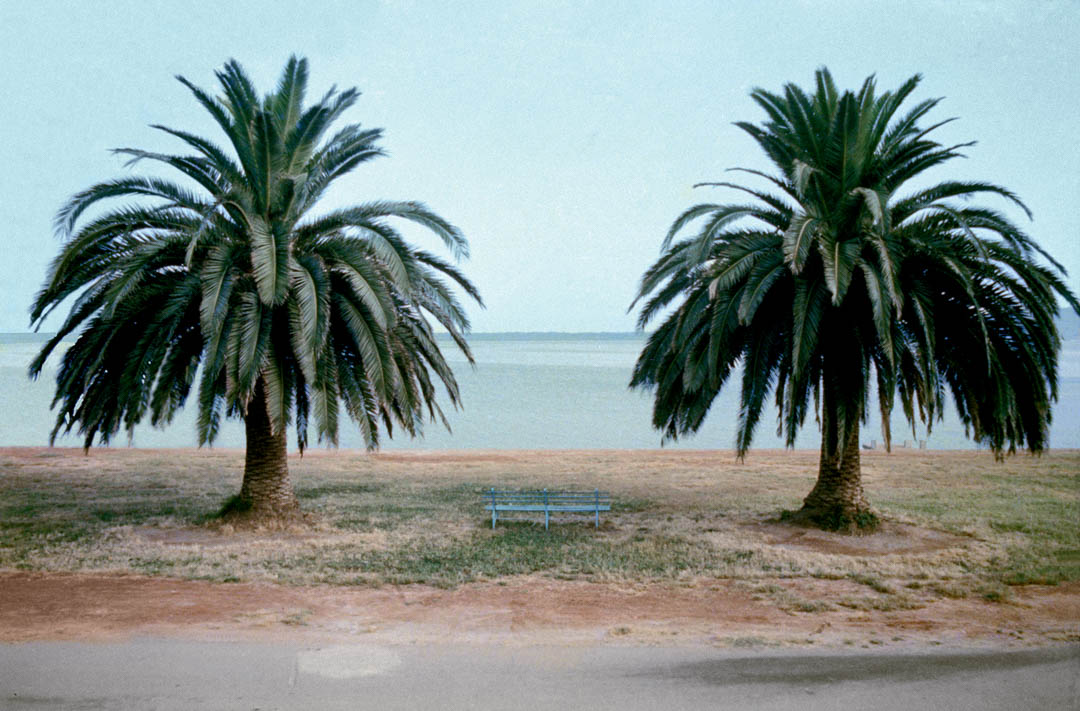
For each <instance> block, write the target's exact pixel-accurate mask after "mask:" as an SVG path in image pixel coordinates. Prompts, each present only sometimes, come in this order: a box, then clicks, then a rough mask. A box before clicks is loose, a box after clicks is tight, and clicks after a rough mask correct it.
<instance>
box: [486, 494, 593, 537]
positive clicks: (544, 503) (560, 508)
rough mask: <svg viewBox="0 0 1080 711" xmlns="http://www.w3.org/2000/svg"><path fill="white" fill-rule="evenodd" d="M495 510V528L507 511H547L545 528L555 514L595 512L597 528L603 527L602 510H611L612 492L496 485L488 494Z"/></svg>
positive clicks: (492, 513) (490, 509)
mask: <svg viewBox="0 0 1080 711" xmlns="http://www.w3.org/2000/svg"><path fill="white" fill-rule="evenodd" d="M484 498H485V499H486V501H487V505H486V506H485V507H484V508H485V509H486V510H488V511H490V512H491V527H492V528H495V524H496V522H498V520H499V514H500V513H502V512H506V511H536V512H540V511H543V512H544V530H547V529H548V525H549V524H550V522H551V514H552V513H562V512H572V513H592V514H593V515H594V516H595V521H596V527H597V528H600V512H601V511H610V510H611V494H609V493H608V492H606V491H600V490H599V489H593V490H592V491H548V490H547V489H527V490H523V491H509V490H505V489H495V488H492V489H491V490H489V491H488V492H487V493H485V494H484Z"/></svg>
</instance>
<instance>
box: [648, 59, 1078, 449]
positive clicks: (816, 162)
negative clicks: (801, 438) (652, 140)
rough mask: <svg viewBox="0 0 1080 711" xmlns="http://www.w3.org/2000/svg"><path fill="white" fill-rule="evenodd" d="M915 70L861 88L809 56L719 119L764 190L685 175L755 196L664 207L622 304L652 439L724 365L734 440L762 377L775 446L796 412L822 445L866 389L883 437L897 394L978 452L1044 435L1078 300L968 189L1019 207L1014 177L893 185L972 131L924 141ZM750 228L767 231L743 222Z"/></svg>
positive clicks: (706, 390) (679, 425)
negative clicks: (963, 435)
mask: <svg viewBox="0 0 1080 711" xmlns="http://www.w3.org/2000/svg"><path fill="white" fill-rule="evenodd" d="M919 79H920V77H919V76H914V77H912V78H911V79H909V80H907V81H906V82H904V83H903V84H902V85H901V86H900V87H899V88H898V89H896V90H895V91H892V92H879V91H878V90H877V87H876V84H875V81H874V78H873V77H870V78H868V79H867V80H866V81H865V82H864V83H863V85H862V87H861V88H860V89H859V91H858V92H850V91H845V92H841V91H839V90H838V89H837V88H836V86H835V83H834V82H833V79H832V77H831V75H830V74H829V72H828V71H827V70H825V69H821V70H819V71H818V72H817V73H816V74H815V87H814V89H815V90H814V92H813V93H812V94H808V93H806V92H805V91H803V90H802V89H800V88H799V87H797V86H795V85H791V84H789V85H787V86H785V87H784V89H783V91H782V92H781V93H775V92H769V91H765V90H762V89H755V90H754V91H753V92H752V93H751V98H752V99H753V101H754V102H755V103H756V104H757V105H758V106H759V107H760V108H761V109H762V110H763V111H764V113H765V116H766V119H765V120H764V121H763V122H762V123H760V124H755V123H749V122H740V123H737V124H736V125H737V126H738V127H739V128H740V129H742V130H743V131H745V132H746V133H747V134H749V135H750V136H751V137H752V138H753V139H754V140H755V142H756V143H757V144H758V146H759V147H760V148H761V149H762V151H763V152H764V153H765V154H766V155H767V156H768V157H769V159H770V160H771V161H772V163H773V164H774V166H775V169H776V172H775V173H774V174H769V173H765V172H762V171H758V170H751V169H734V170H740V171H742V172H744V173H747V174H749V175H752V176H754V177H755V178H762V179H764V180H766V181H768V182H769V183H771V184H772V185H773V186H774V187H776V188H779V189H780V191H781V192H782V196H776V195H773V194H770V193H768V192H764V191H760V190H757V189H756V188H753V187H747V186H743V185H740V184H736V183H730V182H716V183H703V184H701V185H707V186H711V187H715V188H719V189H728V190H736V191H739V192H740V193H743V194H748V195H750V196H751V197H753V198H755V200H756V203H753V204H749V205H746V204H728V203H723V202H715V203H703V204H699V205H695V206H693V207H691V208H689V209H687V210H686V211H684V212H683V213H682V214H680V215H679V216H678V217H677V218H676V219H675V221H674V223H673V224H672V227H671V229H670V230H669V232H668V233H667V235H666V236H665V237H664V239H663V242H662V254H661V256H660V258H659V259H658V260H657V261H656V262H655V263H654V264H653V265H652V266H651V267H649V269H647V270H646V272H645V274H644V275H643V277H642V281H641V285H640V287H639V291H638V294H637V296H636V298H635V300H634V304H633V305H632V306H631V308H633V307H634V306H636V305H638V304H639V303H641V304H642V306H641V312H640V316H639V320H638V325H639V327H642V328H644V327H645V326H646V325H648V324H649V323H650V322H652V321H653V320H654V319H656V318H661V316H662V315H663V316H662V318H661V321H660V323H659V325H658V327H657V329H656V331H655V333H654V334H653V335H652V336H651V337H650V338H649V340H648V342H647V344H646V346H645V348H644V349H643V350H642V352H641V355H640V356H639V358H638V360H637V363H636V365H635V368H634V373H633V376H632V379H631V386H632V387H640V388H646V389H651V390H653V391H654V394H655V400H654V411H653V423H654V425H655V426H656V427H657V428H658V429H660V430H662V431H663V436H664V438H665V439H674V438H677V437H678V436H680V435H683V434H688V433H691V432H694V431H696V430H697V429H698V427H699V426H700V424H701V422H702V420H703V418H704V413H705V412H707V410H708V406H709V404H710V403H711V402H712V399H713V398H714V397H715V395H716V393H717V392H719V389H720V388H721V387H722V386H723V385H724V383H725V382H726V381H727V378H728V375H729V373H730V372H731V369H732V368H733V367H734V366H735V365H736V364H738V363H741V364H742V367H743V376H742V383H741V398H740V410H739V413H738V427H737V437H736V442H735V445H736V448H737V450H738V451H739V452H740V453H743V452H745V451H746V448H747V447H749V445H750V440H751V438H752V436H753V431H754V428H755V426H756V424H757V423H758V421H759V420H760V416H761V411H762V409H763V408H764V403H765V401H766V397H767V394H768V393H769V392H774V393H775V400H776V404H777V407H778V409H779V413H780V419H779V422H780V426H779V429H780V432H781V433H783V434H784V436H785V439H786V441H787V443H788V445H789V446H791V445H793V444H794V441H795V435H796V433H797V431H798V430H799V428H801V427H802V425H803V422H804V420H805V417H806V415H807V413H808V412H809V411H810V408H811V407H815V408H818V410H817V417H818V419H819V421H822V422H823V426H824V424H829V425H830V427H829V432H831V434H830V437H831V438H832V439H833V440H834V441H833V442H832V445H834V446H838V445H837V442H842V441H843V440H844V437H845V434H846V432H848V431H850V428H851V427H853V426H855V424H856V423H857V422H858V421H859V420H865V419H866V417H867V415H868V413H869V405H870V403H869V401H868V393H869V391H870V390H871V389H872V386H874V387H876V388H877V390H878V404H877V409H878V411H879V412H880V414H881V416H882V418H883V427H884V428H885V430H884V432H883V435H884V438H885V441H886V443H888V442H889V441H890V439H891V432H890V431H889V429H888V427H889V417H890V415H891V413H892V408H893V402H894V400H895V398H897V397H898V398H899V400H900V403H901V406H902V409H903V411H904V414H905V417H906V418H907V419H908V421H909V422H910V423H911V424H912V426H913V427H914V426H915V425H916V422H921V423H924V424H925V425H926V426H927V427H931V426H932V423H933V420H934V419H935V418H937V417H940V416H941V411H942V407H943V405H944V402H945V393H946V392H948V393H949V394H950V395H951V397H952V399H953V401H954V402H955V403H956V406H957V410H958V412H959V415H960V419H961V421H962V422H964V423H965V425H966V426H967V427H968V428H969V430H970V432H971V434H972V436H973V437H974V438H975V439H976V441H979V442H982V443H985V444H987V445H989V446H990V447H991V448H992V449H993V450H994V451H995V452H997V453H999V454H1000V453H1002V452H1003V451H1012V450H1014V449H1015V448H1016V447H1018V446H1026V447H1028V448H1030V449H1032V450H1033V451H1039V450H1040V449H1042V448H1044V447H1045V446H1046V432H1047V423H1048V422H1049V417H1050V406H1051V404H1052V402H1053V401H1054V399H1055V398H1056V390H1057V376H1056V369H1057V357H1058V350H1059V347H1060V339H1059V336H1058V334H1057V331H1056V325H1055V316H1056V315H1057V312H1058V300H1059V299H1061V300H1064V301H1065V302H1066V303H1068V304H1069V305H1070V306H1071V307H1073V308H1074V309H1076V310H1077V311H1078V312H1080V304H1078V302H1077V300H1076V298H1075V296H1074V295H1073V294H1072V293H1071V292H1070V291H1069V290H1068V288H1067V287H1066V285H1065V283H1064V281H1063V279H1062V276H1063V270H1062V269H1061V266H1060V264H1058V263H1057V262H1056V261H1054V260H1053V258H1052V257H1051V256H1050V255H1049V254H1047V253H1046V252H1045V251H1043V250H1042V249H1041V248H1040V247H1039V246H1038V244H1037V243H1036V242H1035V241H1034V240H1033V239H1031V238H1030V237H1029V236H1028V235H1027V234H1025V233H1024V232H1023V231H1022V230H1021V229H1020V228H1018V227H1017V226H1016V225H1015V224H1014V223H1013V222H1012V221H1011V220H1010V219H1009V218H1008V217H1006V216H1005V215H1003V214H1001V213H999V212H997V211H995V210H992V209H988V208H985V207H982V206H978V205H974V204H971V201H973V200H975V199H977V198H980V197H984V196H988V195H989V196H994V197H998V198H1001V199H1003V200H1004V201H1005V202H1006V203H1008V204H1010V205H1012V206H1015V207H1017V208H1019V209H1020V210H1022V211H1023V212H1024V214H1025V215H1027V216H1028V217H1030V212H1029V211H1028V208H1027V206H1026V205H1025V204H1024V203H1023V202H1022V201H1021V200H1020V198H1019V197H1017V196H1016V195H1015V194H1014V193H1013V192H1011V191H1009V190H1007V189H1006V188H1003V187H1000V186H998V185H995V184H993V183H987V182H980V181H945V182H941V183H938V184H935V185H931V186H930V187H920V188H919V189H917V190H914V191H910V192H908V193H907V195H906V196H901V195H900V193H901V191H902V190H903V189H904V188H905V187H907V186H908V185H909V184H910V183H911V182H912V181H913V180H914V179H916V178H919V179H922V178H923V176H924V174H925V173H926V171H927V170H929V169H931V168H934V167H936V166H939V165H941V164H943V163H946V162H948V161H950V160H952V159H954V158H957V157H960V156H961V151H962V150H963V149H964V148H966V147H968V146H971V145H973V144H971V143H962V144H957V145H941V144H939V143H937V142H935V141H933V140H932V139H931V138H930V134H931V133H932V132H933V131H934V130H935V129H937V128H938V127H940V126H941V125H943V124H944V123H947V122H948V121H943V122H940V123H937V124H933V125H931V126H929V128H924V127H922V126H921V125H920V123H921V121H922V120H923V119H924V118H925V117H926V116H927V114H929V112H930V111H931V110H933V109H934V108H935V107H936V106H937V104H938V103H939V101H940V100H939V99H930V100H926V101H922V102H920V103H918V104H916V105H915V106H914V107H912V108H909V109H906V110H904V108H903V105H904V104H905V101H906V100H907V99H908V98H909V97H910V96H911V94H912V92H914V90H915V89H916V87H917V85H918V83H919ZM950 120H951V119H950ZM762 223H764V224H766V225H769V226H770V227H771V228H772V230H773V231H771V232H761V231H759V230H758V229H756V228H758V227H760V225H761V224H762ZM693 225H700V227H699V228H698V229H697V231H696V232H695V233H694V234H693V236H690V237H687V238H684V239H682V240H679V239H678V238H679V236H680V235H682V234H684V233H685V232H687V231H688V230H690V229H691V227H692V226H693ZM1039 260H1044V261H1045V262H1047V263H1048V265H1044V264H1042V263H1040V261H1039ZM703 344H705V345H703ZM706 372H709V373H711V377H710V378H705V377H703V374H704V373H706ZM812 403H815V404H813V405H812ZM826 445H827V446H828V445H829V443H826ZM823 451H824V450H823Z"/></svg>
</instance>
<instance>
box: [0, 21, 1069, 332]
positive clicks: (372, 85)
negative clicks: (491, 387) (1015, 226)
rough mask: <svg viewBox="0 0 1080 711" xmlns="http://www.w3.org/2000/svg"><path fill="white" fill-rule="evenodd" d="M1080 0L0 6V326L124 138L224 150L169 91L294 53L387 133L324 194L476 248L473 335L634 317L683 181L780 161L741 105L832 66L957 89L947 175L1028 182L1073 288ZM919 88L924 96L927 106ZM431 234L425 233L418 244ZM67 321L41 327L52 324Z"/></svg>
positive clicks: (948, 99)
mask: <svg viewBox="0 0 1080 711" xmlns="http://www.w3.org/2000/svg"><path fill="white" fill-rule="evenodd" d="M1078 36H1080V2H1073V1H1068V2H1028V1H1021V0H1016V1H1015V2H983V1H976V0H942V1H940V2H927V1H921V2H913V1H909V0H905V1H903V2H897V1H896V0H893V1H891V2H870V1H862V0H851V1H849V2H843V1H839V0H837V1H834V2H811V1H809V0H806V1H802V2H798V1H789V2H763V1H755V2H744V1H732V2H724V1H722V0H711V1H705V2H679V1H677V0H669V1H668V2H655V3H653V2H627V1H625V0H623V1H616V2H610V3H607V2H576V1H573V2H517V1H515V0H508V1H506V2H491V3H481V2H421V1H419V0H384V1H383V2H363V1H359V0H357V1H352V2H340V3H336V2H335V3H331V2H319V1H318V0H312V1H311V2H309V3H303V4H301V3H278V2H267V1H266V0H259V1H255V2H248V1H240V0H232V1H230V2H204V1H202V0H188V1H187V2H169V3H166V2H145V0H136V1H133V2H120V1H111V2H106V1H103V2H89V1H87V2H75V1H72V2H47V1H42V0H35V1H34V2H20V1H19V0H0V53H2V59H3V61H2V63H0V89H2V91H3V97H4V105H5V111H4V112H3V122H2V131H3V136H4V140H3V141H2V143H0V239H2V244H3V258H2V260H0V289H2V290H3V291H2V296H3V298H2V300H0V331H5V332H6V331H24V330H27V329H28V321H29V317H28V315H27V311H28V308H29V305H30V302H31V300H32V298H33V295H34V293H35V292H36V291H37V290H38V289H39V288H40V286H41V283H42V280H43V278H44V275H45V271H46V268H47V265H48V262H49V261H50V260H51V259H52V257H53V256H54V255H55V254H56V253H57V251H58V249H59V242H58V241H57V239H56V237H54V235H53V230H52V218H53V215H54V214H55V213H56V210H57V209H58V208H59V207H60V205H61V204H62V203H63V202H64V201H65V200H66V199H67V198H68V197H69V196H70V195H72V194H73V193H75V192H77V191H79V190H81V189H84V188H86V187H88V186H90V185H91V184H93V183H95V182H98V181H101V180H106V179H110V178H113V177H118V176H120V175H123V174H125V173H130V172H132V171H136V172H145V171H146V170H147V168H146V167H142V166H136V167H135V168H124V167H123V160H122V159H121V158H120V157H117V156H113V155H111V154H110V153H109V152H108V150H109V149H110V148H115V147H138V148H146V149H154V150H166V151H175V152H184V150H185V149H184V147H183V146H182V145H180V144H179V142H178V141H176V140H175V139H170V138H168V137H167V136H164V135H162V134H159V133H158V132H156V131H154V130H153V129H151V128H149V127H148V125H149V124H151V123H162V124H165V125H168V126H172V127H175V128H182V129H187V130H194V131H195V132H196V133H201V134H203V135H206V136H208V137H212V138H213V139H214V140H215V141H221V136H220V135H219V134H217V133H216V131H215V129H216V127H215V126H214V125H213V123H212V121H211V120H210V118H209V116H208V115H206V114H205V112H204V111H203V109H201V107H199V106H198V105H197V104H196V103H195V101H194V99H193V98H192V97H191V96H190V94H189V93H188V92H187V90H186V89H184V87H183V86H181V85H180V84H179V83H178V82H177V81H175V80H174V79H173V76H174V75H176V74H183V75H184V76H186V77H187V78H188V79H190V80H192V81H194V82H195V83H196V84H198V85H200V86H203V87H204V88H207V89H210V90H212V91H213V92H214V93H217V86H216V82H215V80H214V77H213V71H214V70H215V69H217V68H219V67H220V66H221V65H222V64H223V63H224V62H225V61H226V60H227V59H229V58H236V59H237V60H239V61H240V62H241V64H243V65H244V67H245V68H246V69H247V70H248V72H249V74H250V75H251V76H252V77H253V78H254V80H255V82H256V84H257V85H258V87H259V89H260V90H261V91H269V90H271V89H272V88H273V87H274V84H275V82H276V81H277V77H278V75H279V73H280V71H281V68H282V67H283V66H284V63H285V61H286V59H287V58H288V56H289V55H290V54H291V53H297V54H301V55H304V56H306V57H308V59H309V61H310V93H311V95H321V94H322V93H323V92H324V91H325V90H326V89H328V88H329V87H330V85H332V84H337V85H338V86H339V87H350V86H357V87H359V88H360V90H361V91H362V92H363V96H362V97H361V98H360V101H359V102H358V103H357V105H356V106H355V107H354V108H353V109H352V110H351V111H350V112H349V113H348V114H347V115H346V117H345V119H346V120H347V121H354V122H361V123H363V124H365V125H367V126H372V127H382V128H383V129H385V138H384V141H383V144H382V145H383V146H384V148H386V149H387V150H388V151H389V153H390V156H389V157H387V158H381V159H378V160H376V161H375V162H373V163H370V164H368V165H366V166H362V167H361V168H360V169H359V170H358V172H357V173H356V174H355V175H354V176H353V177H351V178H350V179H348V180H347V181H343V182H342V184H341V186H340V189H339V190H337V192H335V193H334V194H333V195H332V196H331V200H332V201H331V202H330V203H328V205H327V206H328V207H334V206H337V205H341V204H347V203H353V202H364V201H367V200H375V199H415V200H421V201H423V202H425V203H427V204H428V205H429V206H430V207H432V208H433V209H435V210H436V211H437V212H438V213H439V214H441V215H443V216H444V217H446V218H447V219H449V220H450V221H452V222H454V223H455V224H457V225H458V226H459V227H461V228H462V230H463V231H464V232H465V234H466V236H467V237H468V238H469V241H470V243H471V248H472V259H471V260H469V261H468V262H466V263H465V264H464V269H465V271H466V273H467V274H468V275H469V276H470V277H471V278H472V279H473V281H474V282H475V283H476V284H477V285H478V286H479V288H480V290H481V292H482V294H483V296H484V299H485V301H486V302H487V304H488V308H487V309H486V310H480V309H478V308H472V309H470V314H471V316H472V320H473V326H474V330H475V331H478V332H485V331H629V330H632V328H633V325H634V315H633V314H627V312H626V310H627V307H628V306H629V304H630V302H631V300H632V299H633V296H634V293H635V290H636V287H637V284H638V280H639V278H640V276H641V273H642V271H643V270H644V269H645V268H646V267H647V266H648V265H649V264H651V263H652V261H653V260H654V259H655V258H656V257H657V256H658V250H659V246H660V242H661V240H662V238H663V236H664V234H665V233H666V231H667V228H668V227H669V225H670V224H671V222H672V220H673V219H674V218H675V217H676V216H677V215H678V213H679V212H680V211H681V210H683V209H684V208H686V207H688V206H690V205H691V204H693V203H694V202H698V201H706V200H707V201H713V200H724V199H730V200H741V198H740V197H739V196H738V194H735V193H724V192H721V191H718V190H715V189H713V190H708V189H699V190H696V191H695V190H692V189H691V186H692V185H693V184H694V183H696V182H701V181H708V180H724V179H730V178H731V177H732V176H731V174H728V175H726V176H725V174H724V172H723V171H724V170H725V169H726V168H730V167H734V166H744V167H753V168H759V169H768V168H769V167H768V165H767V162H766V161H765V159H764V157H763V156H762V155H761V154H760V153H759V151H757V150H756V148H755V146H754V144H753V143H752V142H751V140H750V139H749V137H747V136H746V135H745V134H743V132H742V131H740V130H739V129H738V128H736V127H734V126H733V125H732V122H733V121H737V120H748V121H755V122H756V121H760V120H762V118H763V116H762V114H761V112H760V111H759V110H758V109H757V106H756V105H755V104H754V103H753V102H752V101H751V100H750V98H749V96H748V94H749V91H750V90H751V89H752V88H753V87H757V86H760V87H762V88H765V89H770V90H779V89H780V88H781V87H782V85H783V84H784V83H785V82H789V81H793V82H796V83H798V84H799V85H801V86H804V87H810V86H811V85H812V81H813V72H814V70H815V69H816V68H817V67H819V66H822V65H825V66H828V67H829V68H830V69H831V70H832V72H833V74H834V76H835V78H836V80H837V82H838V83H839V84H840V85H841V87H843V88H853V89H857V88H858V86H859V85H860V84H861V82H862V80H863V79H864V78H865V77H866V76H867V75H869V74H876V75H877V77H878V85H879V88H880V90H886V89H893V88H895V87H897V86H898V85H899V84H900V83H901V82H902V81H903V80H905V79H907V78H908V77H909V76H911V75H912V74H915V73H921V74H923V76H924V81H923V83H922V84H921V86H920V88H919V89H918V90H917V91H916V94H915V96H914V97H913V99H914V101H918V100H921V99H924V98H930V97H938V96H944V97H945V101H944V102H943V103H942V104H941V105H940V106H939V107H938V109H937V110H936V111H935V112H934V113H932V114H931V115H930V117H929V118H930V119H931V120H934V119H936V120H942V119H945V118H948V117H952V116H956V117H959V119H960V120H959V121H956V122H954V123H952V124H950V125H949V126H947V127H945V128H944V129H942V130H941V131H940V132H939V134H938V139H939V140H942V141H945V142H962V141H967V140H977V141H978V145H976V146H975V147H973V148H970V149H968V151H967V155H968V156H969V158H968V159H967V160H966V161H954V162H953V163H952V164H948V165H946V166H944V167H942V168H940V169H939V170H938V171H937V172H936V173H931V177H933V178H935V179H937V180H945V179H954V178H958V179H983V180H989V181H992V182H997V183H999V184H1002V185H1004V186H1006V187H1008V188H1010V189H1011V190H1013V191H1015V192H1016V193H1018V194H1019V195H1020V196H1021V197H1022V198H1023V200H1024V201H1025V202H1027V204H1028V205H1029V207H1031V209H1032V211H1033V213H1034V215H1035V219H1034V222H1031V223H1027V222H1026V218H1024V217H1023V215H1022V214H1019V213H1018V212H1017V211H1015V210H1011V209H1008V206H1007V205H1005V204H1003V203H1002V202H1000V201H995V200H993V199H991V198H988V199H987V201H986V202H987V204H990V205H992V206H994V207H997V208H1001V209H1006V211H1007V212H1009V214H1011V215H1012V216H1013V217H1014V218H1015V219H1017V220H1018V221H1021V222H1022V223H1024V224H1025V226H1026V228H1027V229H1028V231H1029V232H1030V234H1032V235H1033V236H1034V237H1035V238H1036V239H1037V240H1038V241H1039V242H1040V243H1041V244H1042V245H1043V246H1044V247H1045V248H1046V249H1048V250H1049V251H1050V252H1051V253H1052V254H1053V255H1054V256H1055V257H1056V258H1057V259H1058V260H1059V261H1060V262H1062V263H1063V264H1064V265H1065V267H1066V268H1067V269H1068V270H1069V277H1068V283H1069V285H1070V287H1071V288H1072V289H1073V290H1074V291H1075V292H1080V221H1078V220H1077V219H1076V217H1075V213H1076V210H1077V207H1078V205H1080V169H1078V166H1080V140H1078V139H1077V127H1078V126H1080V122H1078V120H1077V115H1078V112H1080V81H1077V78H1076V68H1077V67H1080V42H1078V41H1077V39H1076V38H1077V37H1078ZM914 101H913V102H912V103H914ZM409 234H410V236H412V237H413V238H414V240H416V241H418V242H420V243H422V244H425V245H426V246H429V247H430V246H433V243H431V242H429V241H428V237H427V236H425V235H424V234H422V233H415V234H414V233H412V232H410V233H409ZM57 324H58V319H55V318H54V319H53V320H52V321H50V322H49V323H47V324H46V326H45V330H49V327H50V326H52V327H53V328H55V327H56V325H57Z"/></svg>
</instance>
